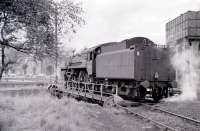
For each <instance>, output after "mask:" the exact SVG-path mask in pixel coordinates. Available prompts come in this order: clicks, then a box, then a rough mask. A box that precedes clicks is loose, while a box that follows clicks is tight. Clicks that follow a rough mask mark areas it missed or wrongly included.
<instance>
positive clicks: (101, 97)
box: [101, 84, 103, 100]
mask: <svg viewBox="0 0 200 131" xmlns="http://www.w3.org/2000/svg"><path fill="white" fill-rule="evenodd" d="M102 97H103V84H101V100H102Z"/></svg>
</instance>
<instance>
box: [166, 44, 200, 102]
mask: <svg viewBox="0 0 200 131" xmlns="http://www.w3.org/2000/svg"><path fill="white" fill-rule="evenodd" d="M172 64H173V66H174V68H175V69H176V72H177V73H176V75H177V76H176V78H177V84H178V88H180V89H181V91H182V94H181V95H180V96H178V97H174V98H171V99H170V100H172V101H174V100H176V101H177V100H178V101H185V100H196V99H197V93H198V88H199V85H200V71H199V70H200V54H199V42H192V43H191V45H190V46H189V45H188V46H185V47H183V46H182V48H180V47H178V48H176V51H175V55H174V56H173V57H172Z"/></svg>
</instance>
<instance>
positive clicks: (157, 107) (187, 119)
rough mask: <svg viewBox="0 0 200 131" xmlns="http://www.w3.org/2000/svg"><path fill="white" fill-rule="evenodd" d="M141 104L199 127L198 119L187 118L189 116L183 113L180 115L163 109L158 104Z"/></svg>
mask: <svg viewBox="0 0 200 131" xmlns="http://www.w3.org/2000/svg"><path fill="white" fill-rule="evenodd" d="M142 105H143V106H145V107H147V108H148V109H151V110H155V111H159V112H161V113H165V114H167V115H171V116H174V117H178V118H180V119H182V120H184V121H186V122H189V123H191V124H194V125H196V126H199V127H200V121H199V120H196V119H193V118H189V117H186V116H184V115H181V114H177V113H173V112H171V111H167V110H165V109H162V107H160V106H157V105H156V106H151V105H148V104H142Z"/></svg>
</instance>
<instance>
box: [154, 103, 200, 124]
mask: <svg viewBox="0 0 200 131" xmlns="http://www.w3.org/2000/svg"><path fill="white" fill-rule="evenodd" d="M157 105H158V106H160V107H161V109H165V110H168V111H171V112H174V113H177V114H181V115H184V116H187V117H190V118H193V119H197V120H199V121H200V112H199V111H200V101H185V102H184V101H182V102H167V101H165V102H161V103H159V104H157Z"/></svg>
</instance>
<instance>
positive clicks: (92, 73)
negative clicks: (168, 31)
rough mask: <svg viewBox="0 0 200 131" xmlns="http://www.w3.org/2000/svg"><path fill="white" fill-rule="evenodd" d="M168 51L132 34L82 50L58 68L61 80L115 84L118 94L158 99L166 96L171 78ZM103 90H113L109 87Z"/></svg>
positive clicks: (172, 74)
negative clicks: (64, 65)
mask: <svg viewBox="0 0 200 131" xmlns="http://www.w3.org/2000/svg"><path fill="white" fill-rule="evenodd" d="M169 52H170V51H169V48H167V47H166V46H162V47H161V46H158V45H156V44H154V43H153V42H152V41H151V40H149V39H147V38H144V37H135V38H132V39H126V40H123V41H121V42H110V43H105V44H101V45H99V46H96V47H93V48H90V49H86V50H84V51H82V52H81V53H80V54H76V55H75V56H73V57H71V59H70V61H69V64H68V65H67V66H66V67H65V68H64V69H62V71H64V76H65V81H72V80H73V81H79V82H87V83H96V84H104V85H106V84H107V85H117V86H118V95H119V96H121V97H123V98H126V99H137V100H138V99H143V98H145V97H146V96H150V97H152V98H153V99H154V100H155V101H159V100H160V99H161V98H163V97H168V94H169V92H168V91H169V88H172V86H173V84H172V82H173V81H174V80H175V71H174V69H173V68H172V66H171V64H170V59H169ZM96 90H98V89H96ZM103 90H104V92H108V93H111V92H113V88H112V87H109V86H107V88H104V89H103Z"/></svg>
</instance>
